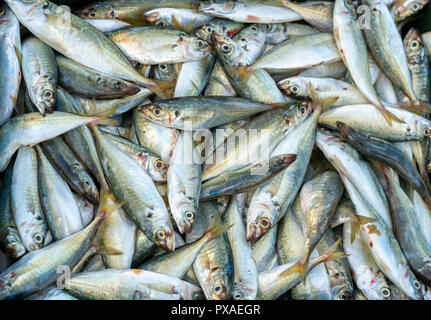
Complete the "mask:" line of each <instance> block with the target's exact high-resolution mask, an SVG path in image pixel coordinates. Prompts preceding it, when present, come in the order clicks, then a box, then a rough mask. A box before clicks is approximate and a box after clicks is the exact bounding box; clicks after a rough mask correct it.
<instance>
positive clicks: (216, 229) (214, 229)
mask: <svg viewBox="0 0 431 320" xmlns="http://www.w3.org/2000/svg"><path fill="white" fill-rule="evenodd" d="M232 226H233V225H225V224H223V223H222V222H221V212H220V211H219V212H217V214H216V215H215V216H214V218H213V219H212V220H211V222H210V224H209V226H208V228H207V230H206V232H205V237H206V238H207V239H208V240H211V239H214V238H216V237H218V236H219V235H221V234H222V233H223V232H225V231H227V230H229V229H230V228H232Z"/></svg>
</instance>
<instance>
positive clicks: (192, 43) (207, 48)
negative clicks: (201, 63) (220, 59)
mask: <svg viewBox="0 0 431 320" xmlns="http://www.w3.org/2000/svg"><path fill="white" fill-rule="evenodd" d="M188 43H189V45H188V46H187V52H188V54H189V56H190V57H193V58H195V59H201V58H205V57H206V56H207V55H209V54H210V53H211V52H212V50H213V49H212V47H211V45H210V44H209V43H208V42H206V41H204V40H202V39H201V38H199V37H196V36H191V37H189V41H188Z"/></svg>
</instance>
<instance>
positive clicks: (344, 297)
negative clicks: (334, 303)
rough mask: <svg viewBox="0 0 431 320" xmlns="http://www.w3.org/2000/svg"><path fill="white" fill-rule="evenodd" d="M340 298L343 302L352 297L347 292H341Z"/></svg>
mask: <svg viewBox="0 0 431 320" xmlns="http://www.w3.org/2000/svg"><path fill="white" fill-rule="evenodd" d="M338 296H339V298H340V299H341V300H348V299H349V296H350V295H349V294H348V293H347V292H345V291H341V292H340V294H339V295H338Z"/></svg>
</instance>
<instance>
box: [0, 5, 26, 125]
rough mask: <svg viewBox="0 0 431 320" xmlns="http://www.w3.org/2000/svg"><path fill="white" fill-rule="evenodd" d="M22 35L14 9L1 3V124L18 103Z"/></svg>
mask: <svg viewBox="0 0 431 320" xmlns="http://www.w3.org/2000/svg"><path fill="white" fill-rule="evenodd" d="M21 56H22V53H21V36H20V27H19V21H18V19H17V18H16V17H15V15H14V13H13V12H12V10H10V9H9V7H8V6H7V5H6V4H5V3H2V4H0V68H1V70H2V72H1V73H0V83H1V85H0V90H1V91H0V106H1V107H0V126H1V125H2V124H4V123H5V122H7V121H8V120H9V118H10V117H11V115H12V112H13V110H14V108H15V106H16V104H17V99H18V91H19V87H20V84H21V78H22V75H21V68H20V64H21V59H22V58H21Z"/></svg>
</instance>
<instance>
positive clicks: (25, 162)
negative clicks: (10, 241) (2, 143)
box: [11, 147, 51, 261]
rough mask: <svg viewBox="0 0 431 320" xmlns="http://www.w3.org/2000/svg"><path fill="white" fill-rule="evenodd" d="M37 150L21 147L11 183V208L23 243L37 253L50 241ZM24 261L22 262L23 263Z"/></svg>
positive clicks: (29, 249)
mask: <svg viewBox="0 0 431 320" xmlns="http://www.w3.org/2000/svg"><path fill="white" fill-rule="evenodd" d="M37 179H38V172H37V156H36V151H34V149H32V148H27V147H21V148H20V149H19V151H18V155H17V157H16V160H15V164H14V167H13V174H12V183H11V207H12V213H13V217H14V220H15V222H16V226H17V229H18V233H19V236H20V238H21V241H22V244H23V245H24V247H25V248H26V249H27V250H28V251H35V250H38V249H41V248H43V247H44V246H45V242H46V243H49V242H50V241H51V239H50V238H51V234H50V232H49V230H48V228H47V225H46V221H45V216H44V214H43V209H42V206H41V204H40V199H39V185H38V180H37ZM20 261H21V260H20Z"/></svg>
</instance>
